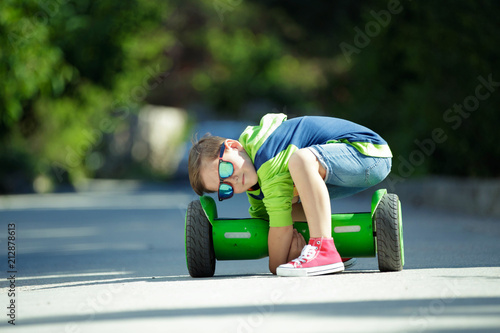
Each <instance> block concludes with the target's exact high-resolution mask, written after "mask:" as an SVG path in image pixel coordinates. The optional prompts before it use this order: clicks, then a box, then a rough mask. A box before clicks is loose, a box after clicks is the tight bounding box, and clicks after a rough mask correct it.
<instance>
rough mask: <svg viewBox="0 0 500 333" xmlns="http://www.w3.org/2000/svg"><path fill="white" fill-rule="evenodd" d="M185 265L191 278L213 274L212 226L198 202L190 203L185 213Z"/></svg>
mask: <svg viewBox="0 0 500 333" xmlns="http://www.w3.org/2000/svg"><path fill="white" fill-rule="evenodd" d="M186 263H187V268H188V271H189V275H191V276H192V277H211V276H213V275H214V273H215V252H214V244H213V239H212V225H211V224H210V222H209V221H208V219H207V216H206V215H205V212H204V211H203V207H202V206H201V203H200V201H199V200H194V201H192V202H190V203H189V205H188V208H187V212H186Z"/></svg>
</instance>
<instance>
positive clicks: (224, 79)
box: [0, 0, 500, 192]
mask: <svg viewBox="0 0 500 333" xmlns="http://www.w3.org/2000/svg"><path fill="white" fill-rule="evenodd" d="M499 9H500V4H499V3H498V2H496V1H493V0H491V1H482V2H472V1H466V0H462V1H439V2H432V1H400V2H399V1H395V0H389V1H381V0H377V1H356V2H353V1H347V0H339V1H308V2H304V1H286V2H283V1H264V0H259V1H243V0H213V1H212V0H203V1H201V0H200V1H180V0H171V1H153V0H145V1H139V0H130V1H123V2H117V1H98V2H96V1H83V0H82V1H67V0H52V1H51V0H46V1H37V0H26V1H23V2H19V1H12V0H7V1H5V0H4V1H2V2H1V3H0V77H1V78H2V82H1V83H0V112H1V114H0V144H1V146H0V178H1V181H0V192H12V191H22V188H21V187H22V186H24V185H23V184H31V182H32V181H33V180H34V179H35V178H36V177H39V176H40V175H43V176H44V177H48V178H50V179H52V180H53V181H54V182H56V183H57V182H63V181H69V182H72V181H75V180H77V179H78V178H81V177H93V176H99V174H100V166H101V165H102V163H101V162H102V161H98V158H97V157H96V156H97V155H96V154H95V152H96V151H97V150H99V149H102V147H101V146H102V144H103V142H105V138H106V137H107V136H110V135H116V133H118V132H119V131H120V130H122V129H123V128H124V127H127V126H128V125H127V120H128V119H127V118H128V115H130V114H133V113H134V112H135V110H137V109H138V108H139V106H140V105H141V104H143V103H146V102H147V103H154V104H162V105H168V106H178V107H183V108H187V109H188V110H190V112H191V115H192V116H193V118H194V119H196V117H198V116H199V115H198V114H197V112H199V110H200V106H201V109H203V110H206V109H208V110H211V111H212V112H213V114H214V117H221V118H222V117H224V118H231V119H237V118H245V119H252V120H254V121H255V120H257V119H258V118H259V117H260V116H262V115H263V114H265V113H268V112H276V110H279V111H283V110H286V112H288V113H291V114H295V115H307V114H311V115H312V114H321V115H330V116H337V117H342V118H346V119H350V120H353V121H356V122H359V123H361V124H364V125H366V126H368V127H370V128H372V129H374V130H376V131H377V132H379V133H380V134H381V135H382V136H383V137H384V138H386V140H387V141H388V142H389V144H390V145H391V147H392V149H393V153H394V155H395V156H394V157H395V158H394V167H393V174H395V175H400V176H403V177H407V176H413V175H420V174H427V173H432V174H448V175H456V176H476V177H497V176H498V175H499V172H498V170H499V169H500V148H499V146H498V144H497V134H496V133H497V130H496V126H497V124H498V123H499V122H500V113H499V112H498V110H497V109H498V106H499V105H500V97H499V96H500V94H499V92H498V91H497V90H498V88H499V87H498V83H497V82H500V73H499V72H498V64H499V59H500V43H499V37H498V36H499V31H500V26H499V25H500V23H499V21H498V19H497V16H498V13H499V12H500V10H499ZM391 11H392V12H391ZM370 29H371V30H370ZM362 35H364V36H362ZM341 45H344V46H345V45H349V46H350V47H351V49H350V50H355V52H352V53H349V52H347V53H346V50H345V47H344V48H343V47H342V46H341ZM479 77H482V78H484V79H486V80H488V78H489V79H490V81H493V82H494V83H496V86H495V84H494V85H493V86H494V89H495V90H494V91H492V92H490V94H489V95H488V97H487V98H483V99H481V100H479V104H478V105H477V107H474V108H473V111H470V112H469V111H467V112H465V111H463V112H462V113H460V114H458V113H454V112H453V111H450V112H453V113H447V112H448V111H447V110H448V109H453V108H454V107H456V105H461V104H464V103H465V102H466V101H471V99H470V98H469V97H471V96H475V94H476V88H477V87H478V85H480V84H481V81H480V80H479V79H478V78H479ZM159 78H160V79H161V80H160V81H161V82H162V84H160V85H154V89H153V88H152V87H153V85H149V84H148V82H150V81H154V80H156V81H158V80H159ZM141 87H142V90H141V89H139V88H141ZM145 88H147V89H145ZM144 90H146V92H147V94H144V93H143V92H144ZM486 91H487V90H484V89H483V90H481V92H483V93H484V92H486ZM468 98H469V99H468ZM446 115H448V117H447V116H446ZM451 116H453V118H451ZM435 129H442V131H443V132H444V133H445V136H446V139H445V140H444V142H439V143H436V142H434V144H433V145H432V151H431V150H430V147H431V146H427V148H426V149H427V152H426V150H425V149H423V148H422V147H421V146H419V145H418V144H417V143H418V142H426V143H428V144H429V142H430V141H429V140H432V139H433V137H432V133H433V131H434V130H435ZM416 140H417V141H418V142H416ZM100 147H101V148H100ZM430 151H431V152H430ZM419 152H420V153H419ZM429 152H430V153H429ZM422 156H424V158H421V157H422ZM104 158H106V159H112V158H113V156H112V155H105V156H104ZM28 187H29V186H28Z"/></svg>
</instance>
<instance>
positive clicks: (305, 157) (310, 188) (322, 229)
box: [288, 149, 332, 238]
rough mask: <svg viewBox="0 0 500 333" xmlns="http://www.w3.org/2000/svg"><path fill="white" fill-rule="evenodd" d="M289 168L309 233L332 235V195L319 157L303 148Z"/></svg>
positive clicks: (292, 159)
mask: <svg viewBox="0 0 500 333" xmlns="http://www.w3.org/2000/svg"><path fill="white" fill-rule="evenodd" d="M288 168H289V170H290V174H291V176H292V179H293V181H294V183H295V186H296V187H297V191H298V192H299V193H300V199H301V201H302V207H303V209H304V212H305V215H306V217H307V224H308V226H309V235H310V236H311V237H313V238H316V237H331V236H332V225H331V214H332V213H331V208H330V196H329V194H328V189H327V187H326V184H325V181H324V180H323V177H322V176H321V174H320V170H321V169H322V166H321V165H320V163H319V161H318V159H317V158H316V156H315V155H314V154H313V153H312V152H311V151H310V150H309V149H301V150H299V151H297V152H295V153H294V154H293V155H292V157H291V158H290V160H289V162H288Z"/></svg>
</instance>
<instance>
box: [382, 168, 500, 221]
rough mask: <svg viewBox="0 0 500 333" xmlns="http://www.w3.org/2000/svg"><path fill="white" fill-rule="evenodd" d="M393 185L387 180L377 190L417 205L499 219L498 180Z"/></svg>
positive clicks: (432, 179)
mask: <svg viewBox="0 0 500 333" xmlns="http://www.w3.org/2000/svg"><path fill="white" fill-rule="evenodd" d="M394 183H395V182H393V181H391V179H390V178H389V179H387V180H385V181H384V182H382V183H381V184H379V185H378V186H377V188H387V189H388V190H389V191H390V192H394V193H396V194H398V196H399V197H400V198H401V201H406V202H411V203H412V204H414V205H417V206H427V207H434V208H439V209H448V210H453V211H455V212H462V213H467V214H473V215H478V216H483V217H499V218H500V205H499V204H498V203H499V202H500V179H473V178H455V177H440V176H432V177H425V178H418V179H408V180H405V181H403V182H402V181H400V182H398V183H396V184H394Z"/></svg>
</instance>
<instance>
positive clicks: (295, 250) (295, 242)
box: [288, 229, 306, 262]
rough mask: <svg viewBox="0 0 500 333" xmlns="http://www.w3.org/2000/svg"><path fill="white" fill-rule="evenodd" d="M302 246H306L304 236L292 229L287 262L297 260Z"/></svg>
mask: <svg viewBox="0 0 500 333" xmlns="http://www.w3.org/2000/svg"><path fill="white" fill-rule="evenodd" d="M304 246H306V240H305V239H304V236H302V234H301V233H299V232H298V231H297V230H296V229H293V235H292V243H291V244H290V251H289V252H288V262H290V261H291V260H293V259H296V258H298V257H299V256H300V253H301V252H302V249H303V248H304Z"/></svg>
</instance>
